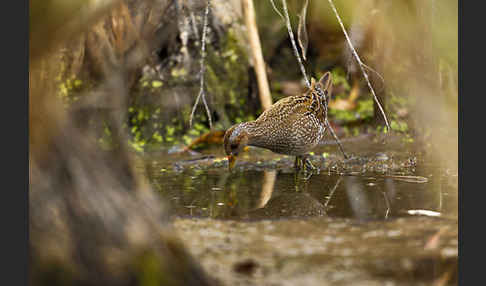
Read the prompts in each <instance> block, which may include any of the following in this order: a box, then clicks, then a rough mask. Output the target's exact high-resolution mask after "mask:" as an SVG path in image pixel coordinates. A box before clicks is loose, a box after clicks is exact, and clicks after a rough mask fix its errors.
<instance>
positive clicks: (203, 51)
mask: <svg viewBox="0 0 486 286" xmlns="http://www.w3.org/2000/svg"><path fill="white" fill-rule="evenodd" d="M210 5H211V3H210V0H208V2H207V5H206V10H205V12H204V24H203V32H202V39H201V60H200V65H201V69H200V72H199V78H200V86H199V94H198V96H197V98H196V102H195V103H194V106H193V107H192V111H191V117H190V119H189V126H191V127H192V120H193V118H194V112H195V111H196V107H197V104H198V103H199V100H200V98H201V97H202V101H203V104H204V108H205V109H206V114H207V116H208V119H209V128H210V129H213V121H212V119H211V111H210V110H209V107H208V104H207V102H206V93H205V91H204V70H205V69H204V58H205V57H206V35H207V30H208V15H209V7H210Z"/></svg>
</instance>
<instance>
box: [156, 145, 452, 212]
mask: <svg viewBox="0 0 486 286" xmlns="http://www.w3.org/2000/svg"><path fill="white" fill-rule="evenodd" d="M345 146H346V150H347V152H348V153H349V154H351V155H352V158H351V159H348V160H345V159H344V158H343V156H342V155H341V154H340V153H339V151H338V150H337V148H336V146H333V145H330V146H321V147H319V148H316V150H314V155H313V156H312V162H313V163H314V165H315V166H316V167H319V168H320V171H319V173H318V174H303V173H300V174H298V175H296V173H295V171H294V169H293V158H292V157H290V156H285V155H277V154H274V153H272V152H269V151H267V150H263V149H259V148H251V149H250V150H249V151H248V152H246V154H244V155H242V156H241V157H242V158H239V160H238V161H237V165H236V167H235V170H234V171H233V172H229V171H228V169H227V161H226V159H225V156H224V154H223V151H222V150H221V149H222V148H217V149H211V150H207V151H205V152H204V153H202V154H199V155H193V156H191V155H189V154H186V155H167V154H158V155H152V156H151V157H150V159H148V161H147V169H148V170H149V177H150V178H151V181H152V183H153V185H154V186H155V188H156V190H157V191H158V192H159V193H160V194H161V196H162V197H163V198H164V199H165V201H167V202H169V204H170V210H171V214H172V215H173V216H177V217H210V218H218V219H232V220H246V219H250V220H253V219H270V218H271V219H277V218H295V217H311V216H323V215H326V216H330V217H341V218H354V219H358V220H376V219H378V220H384V219H390V218H394V217H403V216H414V215H430V216H442V217H447V218H457V171H453V170H447V169H444V168H443V167H442V166H441V165H439V164H437V163H434V162H433V161H432V160H431V159H428V158H427V156H426V155H424V154H423V153H424V152H421V151H417V150H415V151H414V145H413V144H406V143H403V142H402V141H401V140H400V139H399V138H397V139H395V140H394V141H391V142H388V143H387V144H379V143H378V144H376V143H375V142H374V141H373V140H372V139H369V138H363V139H358V140H357V141H356V142H353V143H348V144H345ZM360 150H366V151H365V152H363V151H360Z"/></svg>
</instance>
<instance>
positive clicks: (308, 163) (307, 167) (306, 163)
mask: <svg viewBox="0 0 486 286" xmlns="http://www.w3.org/2000/svg"><path fill="white" fill-rule="evenodd" d="M302 164H303V165H304V170H306V171H307V170H309V171H314V170H316V167H314V165H312V162H311V160H310V159H309V155H305V156H304V159H303V162H302Z"/></svg>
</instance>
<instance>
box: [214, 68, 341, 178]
mask: <svg viewBox="0 0 486 286" xmlns="http://www.w3.org/2000/svg"><path fill="white" fill-rule="evenodd" d="M331 92H332V76H331V73H330V72H329V71H328V72H326V73H324V75H323V76H322V77H321V78H320V79H319V81H318V82H316V80H315V79H314V78H312V79H311V85H310V88H309V89H308V90H307V91H306V92H304V93H303V94H300V95H294V96H288V97H285V98H282V99H280V100H279V101H277V102H276V103H274V104H273V105H272V106H270V108H268V109H267V110H265V111H264V112H263V113H262V114H261V115H260V116H259V117H258V118H257V119H256V120H253V121H248V122H242V123H238V124H235V125H233V126H232V127H230V128H229V129H228V130H226V132H225V134H224V138H223V145H224V151H225V153H226V155H227V159H228V167H229V170H230V171H231V170H232V169H233V167H234V165H235V162H236V158H237V156H238V155H239V154H240V152H241V151H242V150H243V149H244V148H245V147H246V146H247V145H248V146H255V147H260V148H265V149H268V150H271V151H272V152H274V153H278V154H284V155H290V156H295V163H294V167H295V168H296V170H300V169H301V168H302V167H303V169H304V171H306V170H308V169H311V170H314V169H315V167H314V166H313V165H312V163H311V162H310V160H309V158H308V157H309V155H308V152H309V151H310V150H311V149H313V148H314V147H316V146H317V144H318V143H319V141H320V140H321V139H322V138H323V137H324V135H325V132H326V127H327V104H328V99H329V95H330V94H331Z"/></svg>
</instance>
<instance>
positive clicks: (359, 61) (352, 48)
mask: <svg viewBox="0 0 486 286" xmlns="http://www.w3.org/2000/svg"><path fill="white" fill-rule="evenodd" d="M328 1H329V4H330V5H331V8H332V10H333V11H334V14H335V15H336V18H337V19H338V22H339V25H340V26H341V29H342V31H343V33H344V36H345V37H346V41H347V42H348V45H349V48H350V49H351V52H352V54H353V55H354V57H355V58H356V61H357V62H358V64H359V68H360V69H361V72H362V73H363V76H364V78H365V79H366V83H367V84H368V87H369V89H370V91H371V93H372V94H373V99H374V100H375V102H376V104H377V105H378V108H379V109H380V112H381V114H382V115H383V118H384V119H385V124H386V127H387V130H391V128H390V125H389V124H388V119H387V117H386V114H385V111H384V110H383V107H381V104H380V102H379V101H378V98H377V97H376V94H375V90H374V89H373V87H372V86H371V83H370V80H369V78H368V74H367V73H366V71H365V64H363V62H362V61H361V59H360V57H359V55H358V53H357V52H356V49H355V48H354V46H353V44H352V43H351V39H350V38H349V36H348V33H347V32H346V29H345V28H344V24H343V21H342V20H341V17H340V16H339V14H338V12H337V10H336V7H335V6H334V2H333V1H332V0H328Z"/></svg>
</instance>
